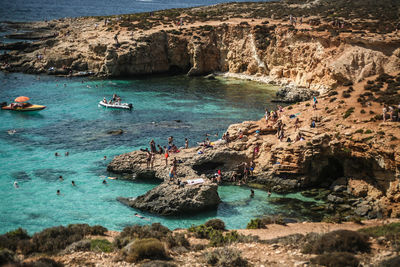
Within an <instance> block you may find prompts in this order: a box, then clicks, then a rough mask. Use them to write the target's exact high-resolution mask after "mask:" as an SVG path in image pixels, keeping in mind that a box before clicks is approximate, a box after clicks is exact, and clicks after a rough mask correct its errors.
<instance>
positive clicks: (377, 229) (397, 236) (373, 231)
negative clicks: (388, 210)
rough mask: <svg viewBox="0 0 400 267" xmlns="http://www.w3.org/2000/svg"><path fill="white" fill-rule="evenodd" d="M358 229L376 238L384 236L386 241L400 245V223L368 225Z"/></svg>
mask: <svg viewBox="0 0 400 267" xmlns="http://www.w3.org/2000/svg"><path fill="white" fill-rule="evenodd" d="M358 231H359V232H360V233H363V234H366V235H368V236H370V237H374V238H378V237H384V238H385V239H386V241H390V243H391V244H393V245H394V246H396V247H397V248H399V247H400V223H390V224H386V225H382V226H374V227H368V228H363V229H360V230H358Z"/></svg>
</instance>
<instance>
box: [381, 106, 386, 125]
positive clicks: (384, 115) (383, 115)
mask: <svg viewBox="0 0 400 267" xmlns="http://www.w3.org/2000/svg"><path fill="white" fill-rule="evenodd" d="M386 113H387V108H386V106H384V107H383V109H382V117H383V121H386Z"/></svg>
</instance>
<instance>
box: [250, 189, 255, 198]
mask: <svg viewBox="0 0 400 267" xmlns="http://www.w3.org/2000/svg"><path fill="white" fill-rule="evenodd" d="M250 197H254V190H253V189H250Z"/></svg>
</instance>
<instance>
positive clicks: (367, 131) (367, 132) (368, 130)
mask: <svg viewBox="0 0 400 267" xmlns="http://www.w3.org/2000/svg"><path fill="white" fill-rule="evenodd" d="M370 133H372V131H371V130H370V129H367V130H365V132H364V134H370Z"/></svg>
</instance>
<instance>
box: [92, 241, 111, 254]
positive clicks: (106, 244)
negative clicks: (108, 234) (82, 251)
mask: <svg viewBox="0 0 400 267" xmlns="http://www.w3.org/2000/svg"><path fill="white" fill-rule="evenodd" d="M90 250H91V251H95V252H106V253H108V252H113V251H114V246H113V244H112V243H111V242H110V241H108V240H106V239H92V240H90Z"/></svg>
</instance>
